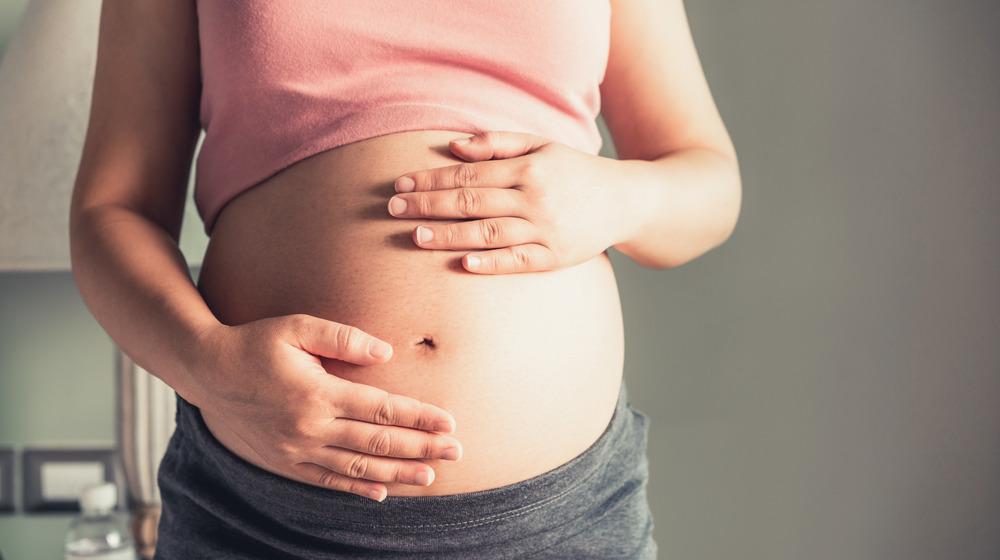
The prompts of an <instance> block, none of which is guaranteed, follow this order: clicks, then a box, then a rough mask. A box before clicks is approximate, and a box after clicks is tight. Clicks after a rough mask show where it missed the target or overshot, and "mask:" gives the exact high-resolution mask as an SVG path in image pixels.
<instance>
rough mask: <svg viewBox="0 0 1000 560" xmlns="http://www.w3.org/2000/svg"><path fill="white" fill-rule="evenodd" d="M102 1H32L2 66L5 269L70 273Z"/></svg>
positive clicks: (0, 254) (0, 196)
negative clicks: (73, 212)
mask: <svg viewBox="0 0 1000 560" xmlns="http://www.w3.org/2000/svg"><path fill="white" fill-rule="evenodd" d="M100 8H101V3H100V1H99V0H32V1H31V3H30V4H29V5H28V7H27V8H26V10H25V13H24V17H23V19H22V20H21V24H20V25H19V27H18V28H17V31H16V32H15V33H14V37H13V38H12V39H11V41H10V44H9V45H8V47H7V50H6V52H5V53H4V57H3V61H2V63H0V270H60V269H68V268H69V264H70V261H69V203H70V194H71V193H72V189H73V181H74V179H75V177H76V172H77V168H78V166H79V164H80V154H81V152H82V149H83V140H84V135H85V133H86V130H87V119H88V116H89V113H90V94H91V89H92V86H93V81H94V66H95V60H96V55H97V28H98V23H99V19H100V11H101V10H100Z"/></svg>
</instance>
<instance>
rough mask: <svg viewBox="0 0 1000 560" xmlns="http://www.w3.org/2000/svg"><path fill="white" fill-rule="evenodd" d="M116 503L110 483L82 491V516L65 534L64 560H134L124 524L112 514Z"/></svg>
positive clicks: (133, 552) (116, 498)
mask: <svg viewBox="0 0 1000 560" xmlns="http://www.w3.org/2000/svg"><path fill="white" fill-rule="evenodd" d="M117 502H118V487H117V486H115V485H114V484H113V483H111V482H105V483H103V484H96V485H94V486H88V487H86V488H84V489H83V491H82V492H81V493H80V509H82V510H83V513H82V514H81V515H80V516H79V517H77V518H76V519H74V520H73V523H71V524H70V526H69V531H68V532H67V533H66V546H65V547H64V549H63V550H64V552H65V555H66V560H135V558H136V555H135V547H134V546H133V544H132V538H131V537H130V536H129V532H128V522H127V521H126V520H125V519H124V518H123V517H121V516H119V515H118V514H116V513H115V511H114V508H115V504H116V503H117Z"/></svg>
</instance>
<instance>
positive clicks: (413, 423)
mask: <svg viewBox="0 0 1000 560" xmlns="http://www.w3.org/2000/svg"><path fill="white" fill-rule="evenodd" d="M343 383H344V389H343V393H342V396H343V398H341V399H339V401H340V402H338V403H336V407H337V416H338V417H340V418H351V419H354V420H361V421H362V422H369V423H372V424H381V425H383V426H400V427H403V428H415V429H417V430H424V431H427V432H438V433H443V434H447V433H451V432H454V431H455V419H454V418H453V417H452V416H451V414H448V413H447V412H445V411H444V410H442V409H440V408H438V407H436V406H434V405H432V404H427V403H423V402H420V401H418V400H417V399H413V398H410V397H404V396H401V395H392V394H389V393H387V392H386V391H383V390H382V389H376V388H375V387H372V386H370V385H362V384H361V383H350V382H347V381H344V382H343Z"/></svg>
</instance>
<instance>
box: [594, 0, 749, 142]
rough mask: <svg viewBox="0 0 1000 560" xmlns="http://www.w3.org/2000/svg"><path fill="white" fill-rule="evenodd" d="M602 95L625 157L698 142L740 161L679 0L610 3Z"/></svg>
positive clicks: (607, 120) (614, 0) (610, 126)
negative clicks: (608, 43) (606, 58)
mask: <svg viewBox="0 0 1000 560" xmlns="http://www.w3.org/2000/svg"><path fill="white" fill-rule="evenodd" d="M601 99H602V101H601V113H602V116H603V117H604V120H605V123H607V125H608V130H609V131H610V132H611V137H612V139H613V140H614V143H615V148H616V150H617V152H618V156H619V157H620V158H622V159H646V160H652V159H655V158H657V157H659V156H662V155H665V154H667V153H670V152H672V151H675V150H679V149H684V148H696V147H697V148H706V149H710V150H713V151H716V152H719V153H721V154H723V155H726V156H728V157H731V158H733V159H735V152H734V150H733V146H732V142H731V141H730V139H729V134H728V132H727V131H726V128H725V126H724V125H723V123H722V119H721V117H720V116H719V112H718V109H717V108H716V106H715V102H714V101H713V99H712V95H711V93H710V92H709V88H708V83H707V81H706V79H705V75H704V73H703V71H702V68H701V63H700V62H699V60H698V54H697V52H696V51H695V46H694V41H693V39H692V38H691V31H690V28H689V27H688V22H687V15H686V14H685V11H684V5H683V2H682V0H612V2H611V50H610V54H609V57H608V67H607V73H606V74H605V79H604V83H603V84H601Z"/></svg>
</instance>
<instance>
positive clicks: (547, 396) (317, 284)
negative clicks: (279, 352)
mask: <svg viewBox="0 0 1000 560" xmlns="http://www.w3.org/2000/svg"><path fill="white" fill-rule="evenodd" d="M462 136H463V135H462V134H461V133H452V132H407V133H400V134H393V135H389V136H383V137H378V138H373V139H370V140H364V141H361V142H357V143H354V144H349V145H346V146H342V147H340V148H336V149H334V150H330V151H326V152H323V153H320V154H318V155H316V156H313V157H311V158H308V159H306V160H303V161H300V162H298V163H296V164H294V165H292V166H291V167H289V168H287V169H285V170H284V171H282V172H280V173H279V174H277V175H275V176H274V177H272V178H270V179H269V180H267V181H265V182H264V183H262V184H260V185H258V186H256V187H254V188H253V189H250V190H249V191H246V192H244V193H243V194H241V195H240V196H238V197H237V198H236V199H235V200H233V201H232V202H231V203H230V204H229V205H228V206H227V207H226V208H225V209H224V210H223V211H222V213H221V214H220V216H219V219H218V221H217V222H216V224H215V227H214V230H213V233H212V238H211V243H210V245H209V249H208V252H207V254H206V256H205V261H204V265H203V268H202V272H201V276H200V280H199V287H200V289H201V291H202V293H203V296H204V297H205V300H206V302H207V303H208V305H209V306H210V307H211V309H212V310H213V311H214V313H215V314H216V315H217V317H218V318H219V319H220V320H221V321H222V322H224V323H227V324H239V323H244V322H248V321H252V320H255V319H259V318H264V317H272V316H280V315H287V314H293V313H307V314H311V315H315V316H317V317H322V318H325V319H329V320H332V321H336V322H339V323H344V324H348V325H353V326H356V327H359V328H361V329H362V330H364V331H366V332H368V333H371V334H372V335H374V336H377V337H379V338H381V339H382V340H385V341H387V342H389V343H390V344H392V346H393V349H394V353H393V357H392V359H391V360H390V361H389V362H387V363H386V364H384V365H381V366H375V367H367V368H362V367H359V366H352V365H349V364H345V363H343V362H337V361H334V360H327V361H325V366H326V368H327V370H328V371H329V372H330V374H331V375H337V376H340V377H343V378H345V379H349V380H352V381H357V382H360V383H367V384H370V385H374V386H376V387H380V388H382V389H385V390H387V391H389V392H392V393H397V394H402V395H407V396H411V397H414V398H417V399H420V400H422V401H425V402H429V403H433V404H435V405H438V406H440V407H442V408H444V409H445V410H447V411H449V412H450V413H452V414H453V415H454V417H455V418H456V420H457V424H458V428H457V431H456V433H455V434H454V435H455V437H456V438H457V439H458V440H459V441H461V442H462V445H463V447H464V457H463V459H462V460H461V461H459V462H457V463H451V462H444V461H440V462H439V461H430V462H429V464H431V465H432V466H433V467H434V469H435V471H436V478H435V482H434V484H432V485H431V486H429V487H415V486H405V485H390V488H389V491H390V495H436V494H453V493H460V492H471V491H476V490H483V489H487V488H494V487H498V486H502V485H505V484H511V483H514V482H518V481H521V480H525V479H527V478H530V477H532V476H535V475H538V474H541V473H543V472H546V471H548V470H551V469H553V468H555V467H557V466H559V465H561V464H563V463H565V462H567V461H568V460H570V459H572V458H573V457H575V456H576V455H578V454H579V453H580V452H582V451H583V450H585V449H586V448H587V447H588V446H589V445H590V444H591V443H593V442H594V441H595V440H596V439H597V437H598V436H600V434H601V433H602V432H603V430H604V429H605V427H606V426H607V424H608V421H609V420H610V418H611V415H612V412H613V409H614V406H615V402H616V399H617V396H618V391H619V386H620V381H621V374H622V360H623V335H622V322H621V310H620V304H619V300H618V291H617V286H616V283H615V278H614V274H613V272H612V269H611V266H610V263H609V261H608V259H607V257H606V256H605V255H603V254H602V255H598V256H597V257H595V258H593V259H591V260H590V261H588V262H586V263H583V264H581V265H578V266H575V267H572V268H569V269H564V270H560V271H555V272H546V273H532V274H517V275H503V276H478V275H473V274H470V273H468V272H466V271H464V270H463V269H462V268H461V265H460V264H459V259H460V258H461V256H462V255H463V254H464V253H462V252H449V251H428V250H424V249H419V248H417V247H416V246H415V245H414V244H413V242H412V241H411V237H410V235H411V232H412V230H413V228H414V227H415V226H416V225H417V224H418V223H420V222H419V221H417V220H400V219H396V218H393V217H391V216H390V215H389V214H388V212H387V210H386V205H387V203H388V200H389V198H390V197H391V196H392V194H393V193H394V191H393V187H392V184H393V181H394V180H395V179H396V178H397V177H398V176H400V175H402V174H403V173H407V172H411V171H417V170H421V169H429V168H434V167H441V166H445V165H451V164H453V163H455V162H456V160H454V159H453V158H452V157H451V156H450V155H449V154H448V150H447V142H448V141H449V140H452V139H455V138H459V137H462ZM426 340H429V341H432V343H433V344H428V343H427V342H426ZM205 421H206V424H207V425H208V426H209V428H210V429H211V430H212V431H213V433H214V434H215V435H216V437H217V438H218V439H219V440H220V441H221V442H222V443H223V445H226V446H227V447H229V448H230V449H231V450H233V451H234V452H235V453H236V454H238V455H240V456H242V457H244V458H245V459H247V460H249V461H251V462H255V460H254V457H253V456H252V454H251V453H250V452H249V451H248V450H246V449H244V448H243V447H242V446H241V444H240V442H239V440H238V439H236V438H234V437H232V436H230V435H229V434H227V433H225V432H224V430H223V429H222V427H221V423H219V422H217V421H215V419H214V418H212V417H211V416H208V415H206V417H205Z"/></svg>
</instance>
